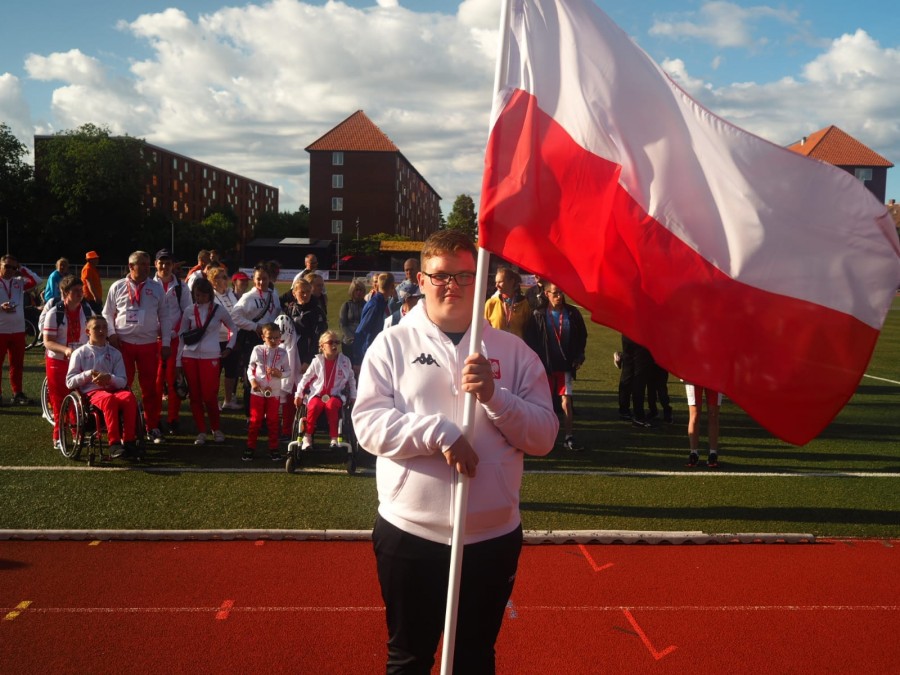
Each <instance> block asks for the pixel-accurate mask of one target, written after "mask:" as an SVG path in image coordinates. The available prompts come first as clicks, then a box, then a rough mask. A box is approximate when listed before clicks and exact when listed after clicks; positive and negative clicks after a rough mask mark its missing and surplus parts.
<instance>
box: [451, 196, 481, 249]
mask: <svg viewBox="0 0 900 675" xmlns="http://www.w3.org/2000/svg"><path fill="white" fill-rule="evenodd" d="M447 229H448V230H460V231H461V232H465V233H466V234H468V235H469V236H470V237H472V239H475V237H476V235H477V233H478V215H477V214H476V213H475V202H474V201H472V198H471V197H470V196H469V195H466V194H462V195H459V196H458V197H457V198H456V200H455V201H454V202H453V210H451V211H450V216H449V217H448V218H447Z"/></svg>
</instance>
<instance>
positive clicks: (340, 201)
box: [331, 197, 344, 211]
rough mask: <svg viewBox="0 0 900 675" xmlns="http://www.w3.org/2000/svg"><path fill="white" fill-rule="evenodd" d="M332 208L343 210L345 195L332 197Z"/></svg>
mask: <svg viewBox="0 0 900 675" xmlns="http://www.w3.org/2000/svg"><path fill="white" fill-rule="evenodd" d="M331 210H332V211H343V210H344V198H343V197H332V198H331Z"/></svg>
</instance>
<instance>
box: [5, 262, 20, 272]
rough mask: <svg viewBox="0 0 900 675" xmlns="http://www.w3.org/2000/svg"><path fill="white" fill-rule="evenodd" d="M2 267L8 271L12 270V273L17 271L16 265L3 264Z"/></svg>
mask: <svg viewBox="0 0 900 675" xmlns="http://www.w3.org/2000/svg"><path fill="white" fill-rule="evenodd" d="M3 266H4V267H5V268H6V269H8V270H13V271H15V270H17V269H19V266H18V265H13V264H11V263H3Z"/></svg>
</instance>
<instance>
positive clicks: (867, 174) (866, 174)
mask: <svg viewBox="0 0 900 675" xmlns="http://www.w3.org/2000/svg"><path fill="white" fill-rule="evenodd" d="M853 173H854V175H855V176H856V178H857V179H859V180H861V181H862V182H863V183H865V182H866V181H870V180H872V169H871V167H857V168H856V169H855V170H854V172H853Z"/></svg>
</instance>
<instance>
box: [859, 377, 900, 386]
mask: <svg viewBox="0 0 900 675" xmlns="http://www.w3.org/2000/svg"><path fill="white" fill-rule="evenodd" d="M863 377H868V378H869V379H870V380H878V381H879V382H890V383H891V384H900V382H897V380H888V379H885V378H883V377H875V376H874V375H863Z"/></svg>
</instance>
